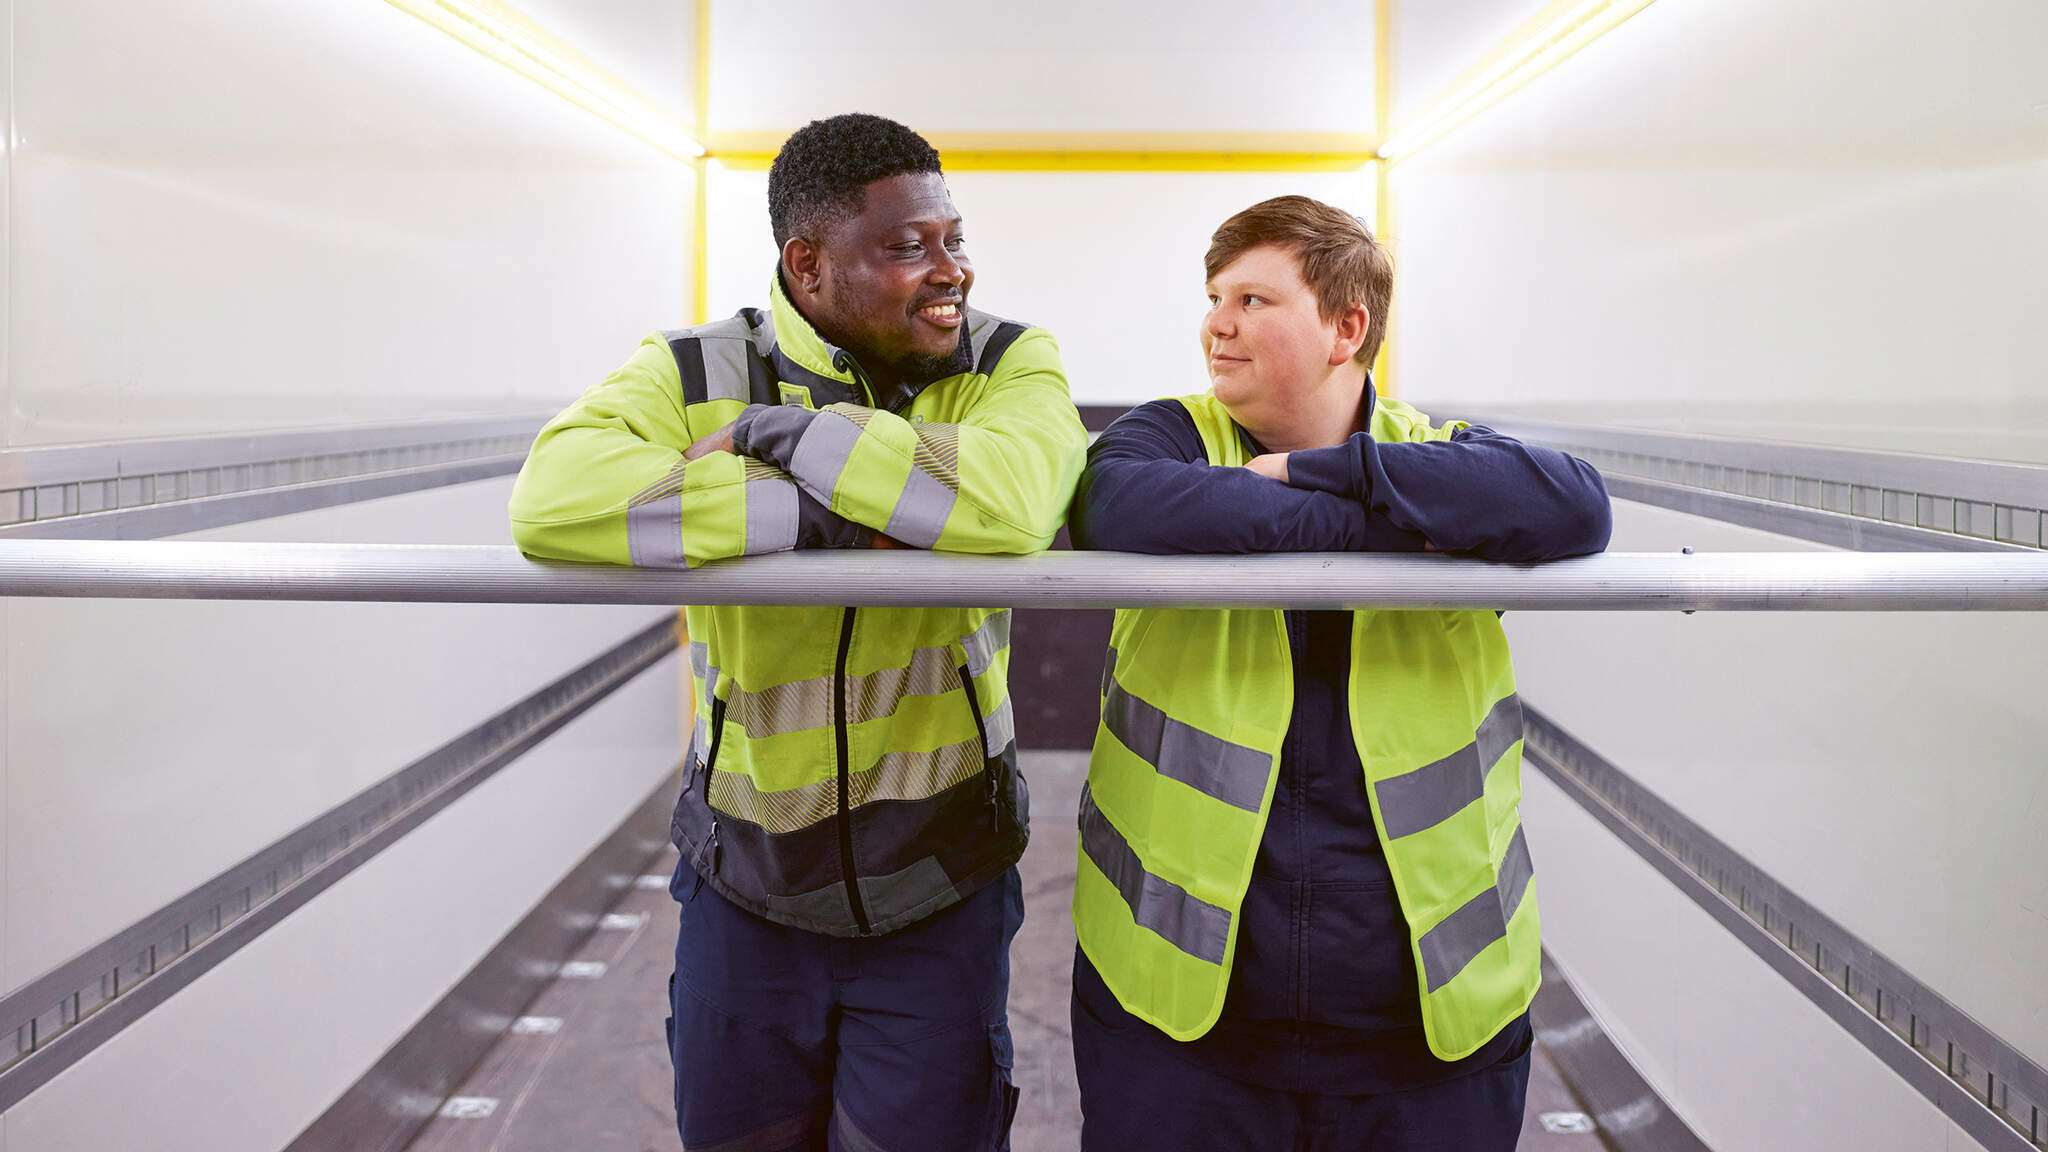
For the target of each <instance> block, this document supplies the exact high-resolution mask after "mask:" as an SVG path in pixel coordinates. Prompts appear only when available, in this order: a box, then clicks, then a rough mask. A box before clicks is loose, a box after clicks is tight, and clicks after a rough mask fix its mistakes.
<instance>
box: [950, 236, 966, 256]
mask: <svg viewBox="0 0 2048 1152" xmlns="http://www.w3.org/2000/svg"><path fill="white" fill-rule="evenodd" d="M965 247H967V238H966V237H965V236H955V237H953V238H952V239H950V240H948V241H946V251H948V252H958V251H960V250H961V249H963V248H965Z"/></svg>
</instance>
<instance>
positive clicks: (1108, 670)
mask: <svg viewBox="0 0 2048 1152" xmlns="http://www.w3.org/2000/svg"><path fill="white" fill-rule="evenodd" d="M1114 683H1116V649H1114V648H1111V649H1110V650H1109V653H1108V654H1107V655H1105V656H1104V657H1103V658H1102V694H1103V695H1104V696H1107V695H1109V686H1110V685H1111V684H1114Z"/></svg>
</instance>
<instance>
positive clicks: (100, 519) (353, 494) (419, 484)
mask: <svg viewBox="0 0 2048 1152" xmlns="http://www.w3.org/2000/svg"><path fill="white" fill-rule="evenodd" d="M525 462H526V454H525V453H524V452H519V453H514V454H511V455H502V456H485V457H482V458H479V459H475V460H464V461H461V462H459V463H454V464H430V465H427V466H426V467H423V468H403V469H399V470H397V471H393V472H373V473H370V474H368V475H364V476H350V477H346V478H344V479H340V480H320V481H315V482H314V483H310V484H287V485H283V486H281V487H277V488H259V489H257V490H255V491H252V492H235V493H231V494H229V495H226V496H206V497H201V498H198V499H192V500H174V501H171V502H169V503H164V504H146V505H143V506H141V507H137V508H116V509H113V510H111V511H107V512H88V513H85V514H84V515H79V516H60V517H58V518H56V519H54V520H30V521H26V522H23V523H19V524H6V525H0V540H155V539H160V538H162V537H165V536H177V535H181V534H183V533H186V532H199V531H203V530H205V529H208V528H224V527H226V526H228V525H230V524H246V523H248V522H249V521H251V520H267V519H269V518H271V517H273V516H291V515H296V514H297V513H300V512H313V511H317V510H319V509H321V508H333V507H337V506H339V505H342V504H354V503H357V502H359V501H363V500H376V499H380V498H382V497H385V496H398V495H402V494H404V493H407V492H421V491H425V490H427V489H430V488H446V487H448V486H449V485H452V484H467V483H469V482H470V481H473V480H488V479H490V478H491V477H494V476H510V475H511V474H513V473H514V472H517V471H519V468H520V466H521V465H522V464H524V463H525Z"/></svg>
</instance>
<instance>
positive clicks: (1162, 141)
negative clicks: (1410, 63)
mask: <svg viewBox="0 0 2048 1152" xmlns="http://www.w3.org/2000/svg"><path fill="white" fill-rule="evenodd" d="M788 135H789V134H788V133H786V132H715V133H711V134H710V136H709V142H710V148H711V154H712V155H713V156H716V157H717V158H718V160H719V162H720V163H722V164H724V165H726V166H727V167H729V168H734V169H738V170H742V171H761V170H763V169H765V168H767V167H768V166H769V164H770V163H772V162H773V161H774V159H775V153H776V151H777V150H779V149H780V148H781V147H782V142H783V140H784V139H786V138H787V137H788ZM925 139H927V140H930V141H931V142H932V146H933V147H935V148H937V149H938V150H939V153H940V154H941V155H942V156H944V157H945V162H946V167H947V169H949V170H951V171H955V172H973V171H981V172H1356V171H1359V170H1360V169H1363V168H1364V167H1365V166H1366V165H1367V164H1368V163H1370V162H1371V160H1372V158H1373V149H1374V147H1375V145H1376V142H1377V138H1376V137H1374V136H1372V135H1370V134H1368V133H1362V132H1292V133H1289V132H1263V133H1262V132H931V133H926V134H925Z"/></svg>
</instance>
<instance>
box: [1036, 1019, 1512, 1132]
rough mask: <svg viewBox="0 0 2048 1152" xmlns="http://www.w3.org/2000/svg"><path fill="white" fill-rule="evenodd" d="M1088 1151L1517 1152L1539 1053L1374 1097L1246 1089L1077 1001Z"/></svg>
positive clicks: (1161, 1038)
mask: <svg viewBox="0 0 2048 1152" xmlns="http://www.w3.org/2000/svg"><path fill="white" fill-rule="evenodd" d="M1072 1014H1073V1024H1074V1070H1075V1073H1076V1075H1077V1078H1078V1079H1079V1081H1080V1085H1081V1150H1082V1152H1154V1150H1157V1152H1244V1150H1245V1149H1254V1148H1255V1149H1259V1150H1260V1152H1340V1150H1343V1152H1349V1150H1352V1149H1370V1150H1371V1152H1513V1149H1514V1147H1515V1144H1516V1142H1517V1141H1519V1140H1520V1139H1521V1132H1522V1111H1523V1105H1524V1100H1525V1098H1526V1096H1527V1094H1528V1087H1529V1044H1528V1042H1527V1041H1526V1040H1525V1041H1524V1042H1523V1043H1521V1044H1518V1045H1515V1046H1514V1047H1512V1048H1510V1049H1509V1051H1508V1052H1507V1053H1505V1054H1504V1055H1503V1057H1502V1059H1501V1060H1500V1061H1499V1062H1498V1063H1495V1064H1491V1065H1487V1066H1486V1067H1483V1068H1481V1069H1478V1070H1476V1071H1474V1072H1471V1073H1470V1074H1467V1075H1461V1076H1459V1077H1458V1078H1456V1079H1453V1080H1446V1081H1443V1082H1440V1083H1436V1084H1429V1085H1427V1086H1424V1087H1420V1088H1410V1089H1407V1090H1406V1091H1399V1092H1380V1093H1373V1094H1370V1095H1357V1096H1347V1095H1338V1094H1323V1093H1306V1092H1286V1091H1281V1090H1279V1089H1275V1088H1265V1087H1260V1086H1258V1085H1254V1084H1246V1083H1244V1082H1243V1081H1240V1080H1234V1079H1232V1078H1230V1077H1228V1076H1224V1075H1222V1074H1220V1073H1218V1072H1217V1071H1215V1070H1214V1069H1212V1068H1209V1067H1207V1066H1205V1065H1203V1064H1200V1063H1197V1062H1195V1061H1193V1060H1190V1059H1188V1058H1186V1057H1185V1056H1184V1055H1182V1054H1179V1053H1176V1052H1175V1051H1174V1048H1175V1046H1176V1045H1178V1044H1179V1043H1180V1042H1179V1041H1177V1040H1175V1039H1173V1038H1172V1037H1170V1036H1168V1035H1166V1034H1165V1033H1164V1032H1161V1031H1159V1030H1158V1029H1156V1028H1154V1027H1152V1026H1151V1025H1149V1024H1147V1023H1145V1022H1144V1021H1142V1020H1139V1019H1138V1018H1137V1017H1135V1016H1132V1015H1130V1014H1129V1013H1127V1012H1119V1013H1117V1014H1116V1015H1115V1018H1112V1019H1104V1018H1103V1017H1102V1016H1101V1015H1098V1014H1097V1013H1096V1012H1095V1011H1094V1010H1093V1009H1091V1008H1090V1007H1089V1006H1088V1005H1087V1004H1084V1003H1082V1000H1081V998H1080V997H1079V996H1076V997H1075V998H1074V1000H1073V1006H1072Z"/></svg>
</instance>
